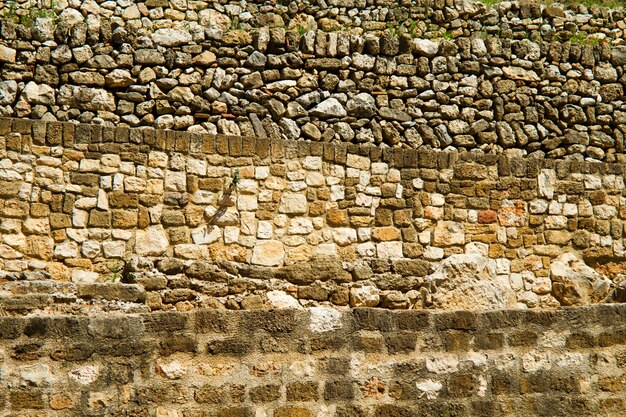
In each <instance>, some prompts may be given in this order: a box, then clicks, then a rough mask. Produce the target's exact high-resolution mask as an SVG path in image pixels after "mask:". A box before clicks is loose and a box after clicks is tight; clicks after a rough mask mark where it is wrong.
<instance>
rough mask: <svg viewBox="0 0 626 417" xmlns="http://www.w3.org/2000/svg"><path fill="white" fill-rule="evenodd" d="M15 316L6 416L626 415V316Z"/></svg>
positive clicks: (5, 342)
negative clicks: (625, 324)
mask: <svg viewBox="0 0 626 417" xmlns="http://www.w3.org/2000/svg"><path fill="white" fill-rule="evenodd" d="M624 306H625V305H620V306H617V305H616V306H595V307H587V308H576V309H563V310H559V311H553V312H547V311H533V310H529V311H519V310H518V311H499V312H489V313H482V314H472V313H468V312H455V313H439V314H433V313H423V312H409V311H407V312H389V311H383V310H371V309H355V310H353V311H351V312H346V313H338V312H337V311H336V310H332V309H325V308H313V309H311V310H310V311H308V312H296V311H294V310H290V311H280V312H218V311H215V310H200V311H197V312H194V313H153V314H146V315H125V316H102V317H72V316H55V317H30V318H25V317H20V318H6V317H4V318H0V382H1V383H2V386H3V389H2V390H0V414H2V415H4V416H20V417H31V416H32V417H34V416H36V417H44V416H77V415H81V416H116V417H117V416H123V415H129V416H130V415H132V416H137V417H139V416H145V417H148V416H150V417H155V416H156V417H200V416H224V417H226V416H227V417H235V416H242V417H252V416H257V417H258V416H273V417H287V416H288V417H313V416H318V417H331V416H334V417H340V416H341V417H354V416H363V417H374V416H375V417H398V416H415V417H417V416H424V417H433V416H457V417H469V416H472V417H475V416H489V417H492V416H565V415H569V416H577V417H583V416H589V417H591V416H593V417H595V416H600V415H602V416H616V417H617V416H622V415H623V413H624V409H626V402H625V398H626V379H625V378H626V348H625V346H626V327H625V326H624V323H625V321H626V309H625V308H624Z"/></svg>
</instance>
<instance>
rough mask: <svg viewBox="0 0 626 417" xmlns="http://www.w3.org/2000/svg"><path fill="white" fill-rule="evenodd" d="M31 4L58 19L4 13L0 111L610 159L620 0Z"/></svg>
mask: <svg viewBox="0 0 626 417" xmlns="http://www.w3.org/2000/svg"><path fill="white" fill-rule="evenodd" d="M278 3H280V2H278ZM313 3H314V4H313ZM32 7H34V9H33V10H35V11H39V13H40V14H39V16H43V15H45V14H46V13H47V14H50V13H52V14H53V15H56V18H55V19H52V18H51V17H47V18H46V17H37V18H35V19H34V20H33V21H29V20H28V18H26V19H24V18H22V21H23V24H17V23H16V22H17V21H19V20H20V18H19V13H27V12H26V4H25V5H24V8H23V9H19V10H18V11H17V12H15V11H14V12H11V9H8V8H5V9H3V10H4V11H3V12H2V13H3V15H2V16H3V17H2V29H1V31H0V80H2V81H0V115H2V116H17V117H29V118H34V119H40V118H41V119H43V120H47V121H50V120H59V121H67V120H77V121H81V122H86V123H91V122H94V123H99V124H114V125H126V126H155V127H159V128H173V129H176V130H185V129H189V130H194V131H199V132H205V133H212V134H216V133H222V134H232V135H237V136H239V135H243V136H252V135H254V136H258V137H269V138H272V139H277V138H281V137H284V138H287V139H298V138H304V139H307V140H312V141H321V142H332V141H335V142H350V143H375V144H379V145H381V146H390V147H399V146H402V147H411V148H421V147H425V148H435V149H444V148H446V149H449V150H451V149H457V150H460V151H463V150H476V149H480V150H482V151H483V152H486V153H503V152H511V153H512V154H514V155H515V156H520V155H523V154H530V155H533V156H537V157H543V156H548V157H550V158H563V157H572V158H576V159H583V158H584V157H588V158H593V159H596V160H605V161H608V162H616V161H620V162H623V156H622V151H623V142H624V133H625V128H624V126H626V104H624V98H623V97H624V83H625V81H624V64H625V63H626V46H625V45H624V38H625V32H626V20H625V16H624V11H623V9H617V10H609V9H605V8H598V7H591V8H589V9H587V8H585V7H583V6H572V9H571V10H563V9H562V8H558V7H545V6H543V5H537V4H528V3H523V4H519V3H518V2H502V3H501V4H499V5H497V6H495V7H494V8H487V7H485V6H484V5H482V4H480V3H473V2H471V1H469V0H454V1H453V0H446V1H444V0H435V1H430V0H428V1H426V0H424V1H401V2H396V1H386V0H383V1H368V2H366V1H352V0H346V1H330V2H329V3H328V4H325V3H324V2H321V3H319V4H318V2H311V3H310V2H308V1H292V2H289V4H284V5H281V4H273V5H269V4H266V3H265V2H261V1H251V2H245V3H242V2H239V1H236V2H225V1H223V2H215V3H211V4H209V3H207V2H204V1H187V0H177V1H173V2H167V1H160V0H148V1H145V2H133V1H121V0H120V1H84V2H83V1H77V0H71V1H67V0H62V1H57V2H56V6H55V8H53V9H46V8H45V7H46V6H45V4H43V3H41V1H40V2H39V3H37V4H36V5H34V6H32ZM43 12H46V13H43ZM12 13H14V14H12ZM383 32H384V33H383Z"/></svg>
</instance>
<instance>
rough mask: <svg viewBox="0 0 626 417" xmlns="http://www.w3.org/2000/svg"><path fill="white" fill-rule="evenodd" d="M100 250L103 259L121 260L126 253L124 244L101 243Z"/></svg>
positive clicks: (114, 235)
mask: <svg viewBox="0 0 626 417" xmlns="http://www.w3.org/2000/svg"><path fill="white" fill-rule="evenodd" d="M113 237H116V234H115V233H113ZM102 249H103V252H104V257H105V258H123V257H124V254H125V253H126V243H124V242H102Z"/></svg>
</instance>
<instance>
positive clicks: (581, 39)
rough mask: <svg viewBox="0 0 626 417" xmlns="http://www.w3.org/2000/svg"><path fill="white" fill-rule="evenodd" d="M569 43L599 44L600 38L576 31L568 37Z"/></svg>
mask: <svg viewBox="0 0 626 417" xmlns="http://www.w3.org/2000/svg"><path fill="white" fill-rule="evenodd" d="M569 41H570V42H571V43H574V44H578V45H592V46H594V45H598V44H600V39H599V38H597V37H595V36H590V35H589V34H588V33H586V32H576V33H574V34H573V35H572V37H571V38H570V39H569Z"/></svg>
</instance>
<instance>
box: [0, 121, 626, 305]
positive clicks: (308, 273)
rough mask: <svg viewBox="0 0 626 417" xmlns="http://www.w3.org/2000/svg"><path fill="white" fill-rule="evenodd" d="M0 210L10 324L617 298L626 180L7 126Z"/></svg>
mask: <svg viewBox="0 0 626 417" xmlns="http://www.w3.org/2000/svg"><path fill="white" fill-rule="evenodd" d="M0 197H1V199H0V239H1V243H0V271H1V272H0V274H1V275H0V279H1V280H2V284H1V285H2V292H0V302H1V303H0V305H1V306H2V308H3V309H4V310H5V311H7V312H14V313H20V312H28V311H32V310H44V311H48V310H55V311H59V310H60V311H66V312H80V311H84V309H88V308H96V307H97V308H106V309H123V310H127V311H147V310H150V309H152V310H156V309H172V308H177V309H179V310H186V309H191V308H194V307H202V306H204V307H219V308H223V306H226V307H227V308H231V309H240V308H244V309H256V308H267V307H270V308H273V307H277V308H282V307H295V308H300V307H302V306H308V305H320V304H321V305H329V304H332V305H336V306H345V305H350V306H352V307H358V306H370V307H373V306H381V307H385V308H397V309H407V308H423V307H437V308H448V309H490V308H491V309H493V308H511V307H557V306H559V305H576V304H587V303H593V302H600V301H611V300H613V301H623V300H624V299H625V298H626V294H625V291H624V284H625V282H626V280H625V279H624V278H625V275H624V274H623V264H622V263H621V261H620V259H622V258H623V256H624V219H625V218H626V200H625V197H624V171H623V165H622V164H608V163H598V162H583V161H555V160H552V159H537V158H527V159H522V158H509V157H507V156H496V155H482V154H479V153H474V152H468V153H464V154H459V153H457V152H440V151H432V150H426V149H421V150H411V149H389V148H387V149H381V148H378V147H373V146H365V145H362V146H357V145H352V144H351V145H348V144H338V145H335V144H321V143H317V142H307V141H284V140H281V139H275V140H270V139H263V138H249V137H235V136H233V137H228V136H223V135H218V136H212V135H208V134H203V135H201V134H194V133H187V132H176V131H172V130H153V129H129V128H124V127H117V128H109V127H104V128H103V127H101V126H98V125H86V124H78V125H77V124H72V123H60V122H51V123H45V122H41V121H29V120H20V119H0ZM594 268H595V269H594ZM620 287H621V288H620Z"/></svg>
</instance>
